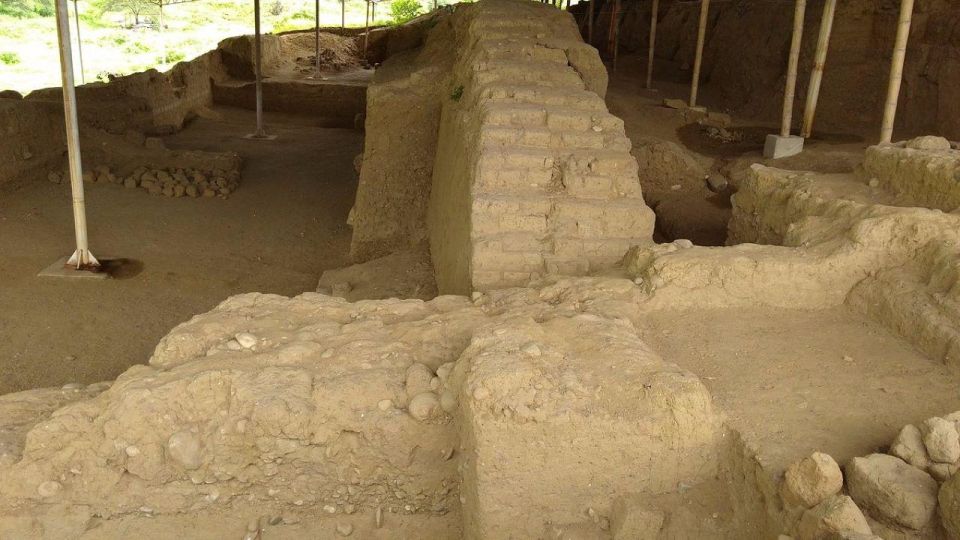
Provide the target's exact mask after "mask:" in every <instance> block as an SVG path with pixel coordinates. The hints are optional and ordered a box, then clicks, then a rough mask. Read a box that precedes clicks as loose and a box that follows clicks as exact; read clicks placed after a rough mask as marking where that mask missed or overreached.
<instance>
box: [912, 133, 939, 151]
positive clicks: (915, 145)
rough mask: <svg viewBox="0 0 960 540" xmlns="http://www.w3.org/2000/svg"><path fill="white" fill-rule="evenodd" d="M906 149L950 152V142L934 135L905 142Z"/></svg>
mask: <svg viewBox="0 0 960 540" xmlns="http://www.w3.org/2000/svg"><path fill="white" fill-rule="evenodd" d="M906 147H907V148H912V149H914V150H935V151H939V150H950V141H948V140H947V139H945V138H943V137H937V136H936V135H924V136H922V137H917V138H916V139H912V140H909V141H907V144H906Z"/></svg>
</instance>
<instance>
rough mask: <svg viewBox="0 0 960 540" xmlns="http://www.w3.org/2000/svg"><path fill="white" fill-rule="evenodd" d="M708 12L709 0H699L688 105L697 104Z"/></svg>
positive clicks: (694, 105) (693, 105)
mask: <svg viewBox="0 0 960 540" xmlns="http://www.w3.org/2000/svg"><path fill="white" fill-rule="evenodd" d="M709 13H710V0H700V25H699V27H698V28H697V52H696V56H695V57H694V60H693V80H692V81H691V82H690V107H696V106H697V92H698V91H699V89H700V68H701V67H702V65H703V44H704V42H705V41H706V37H707V17H708V15H709Z"/></svg>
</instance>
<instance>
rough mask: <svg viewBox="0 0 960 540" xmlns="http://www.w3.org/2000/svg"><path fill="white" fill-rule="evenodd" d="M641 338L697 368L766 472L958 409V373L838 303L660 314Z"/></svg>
mask: <svg viewBox="0 0 960 540" xmlns="http://www.w3.org/2000/svg"><path fill="white" fill-rule="evenodd" d="M647 322H648V326H647V327H646V328H645V329H643V332H642V333H643V336H644V338H645V339H646V340H647V342H648V343H650V344H651V345H654V346H655V347H656V348H657V350H658V351H659V352H660V353H661V355H662V356H663V357H664V358H665V359H666V360H668V361H670V362H675V363H677V364H679V365H680V366H681V367H684V368H686V369H689V370H691V371H693V372H694V373H696V374H697V375H698V376H699V377H700V378H701V380H703V382H704V384H706V385H707V387H708V388H709V389H710V393H711V394H712V395H713V396H714V398H715V399H716V400H717V402H718V404H719V405H720V406H721V407H722V409H723V410H724V412H725V413H726V414H727V415H728V418H729V424H730V426H731V427H732V428H734V429H736V430H737V431H739V432H740V433H741V434H742V435H743V438H744V440H745V441H746V442H747V443H748V444H750V445H753V446H755V447H757V448H758V450H759V453H760V456H761V458H762V459H763V460H764V461H763V463H764V464H765V465H768V466H772V470H773V471H774V472H778V471H781V470H783V469H784V468H785V467H786V466H787V465H788V464H789V463H791V462H792V461H795V460H797V459H800V458H802V457H804V456H807V455H809V454H810V453H811V452H813V451H821V452H826V453H829V454H830V455H831V456H833V457H834V458H835V459H836V460H837V461H838V462H840V463H845V462H846V461H847V460H848V459H850V458H853V457H855V456H861V455H865V454H868V453H871V452H874V451H878V449H881V448H883V447H885V446H886V445H888V444H890V441H892V440H893V439H894V437H895V436H896V434H897V432H899V431H900V428H901V427H903V425H904V424H907V423H919V422H920V421H922V420H923V419H925V418H928V417H930V416H934V415H938V414H943V412H944V411H952V410H956V409H958V408H960V392H958V391H957V388H958V383H960V381H958V380H957V377H956V376H954V375H953V374H951V373H950V371H949V369H948V368H947V367H946V366H945V365H943V364H940V363H937V362H933V361H931V360H930V359H928V358H926V357H925V356H923V354H922V353H920V352H919V351H917V350H916V349H914V348H913V347H912V346H911V345H910V344H908V343H906V342H905V341H904V340H902V339H900V338H899V337H896V336H894V335H891V334H890V332H888V331H887V330H886V329H884V328H882V327H881V326H879V325H878V324H876V323H874V322H872V321H869V320H866V319H864V318H862V317H860V316H859V315H856V314H854V313H852V312H851V311H849V310H847V309H846V308H844V307H839V308H834V309H828V310H816V311H807V310H781V309H760V308H754V309H727V310H716V309H714V310H697V311H690V312H685V313H669V312H662V313H656V314H652V315H650V316H649V317H648V319H647Z"/></svg>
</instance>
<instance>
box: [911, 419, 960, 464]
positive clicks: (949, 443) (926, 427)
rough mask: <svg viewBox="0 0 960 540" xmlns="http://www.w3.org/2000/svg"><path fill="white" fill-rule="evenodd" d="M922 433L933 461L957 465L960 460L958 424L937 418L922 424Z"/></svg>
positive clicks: (928, 453)
mask: <svg viewBox="0 0 960 540" xmlns="http://www.w3.org/2000/svg"><path fill="white" fill-rule="evenodd" d="M920 433H922V434H923V444H924V446H926V447H927V455H928V456H930V459H931V460H932V461H936V462H937V463H955V462H957V461H958V460H960V435H958V434H957V426H956V424H954V423H953V422H951V421H949V420H944V419H943V418H939V417H936V416H935V417H933V418H928V419H926V420H924V421H923V423H922V424H920Z"/></svg>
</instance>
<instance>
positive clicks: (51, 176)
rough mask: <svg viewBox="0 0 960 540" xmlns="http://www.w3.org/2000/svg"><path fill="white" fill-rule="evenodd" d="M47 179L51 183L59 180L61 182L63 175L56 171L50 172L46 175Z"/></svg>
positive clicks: (56, 182) (57, 182)
mask: <svg viewBox="0 0 960 540" xmlns="http://www.w3.org/2000/svg"><path fill="white" fill-rule="evenodd" d="M47 180H49V181H50V182H51V183H54V184H59V183H60V182H63V175H62V174H60V173H58V172H52V173H50V174H48V175H47Z"/></svg>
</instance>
